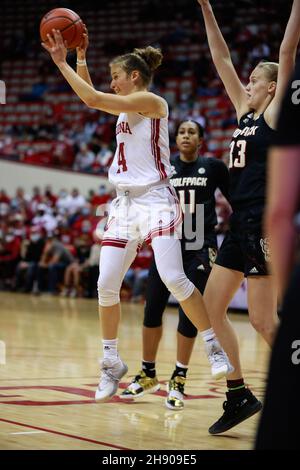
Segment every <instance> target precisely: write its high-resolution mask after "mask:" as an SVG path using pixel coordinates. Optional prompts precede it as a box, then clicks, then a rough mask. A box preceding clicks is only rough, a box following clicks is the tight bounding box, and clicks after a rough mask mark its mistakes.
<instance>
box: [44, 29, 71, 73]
mask: <svg viewBox="0 0 300 470" xmlns="http://www.w3.org/2000/svg"><path fill="white" fill-rule="evenodd" d="M42 46H43V48H44V49H46V51H48V52H49V54H50V55H51V58H52V60H53V62H54V63H55V64H56V65H59V64H62V63H65V62H66V57H67V52H68V49H67V42H66V41H64V40H63V37H62V35H61V32H60V31H58V30H57V29H53V30H52V35H50V34H47V41H46V42H42Z"/></svg>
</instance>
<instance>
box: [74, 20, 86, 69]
mask: <svg viewBox="0 0 300 470" xmlns="http://www.w3.org/2000/svg"><path fill="white" fill-rule="evenodd" d="M83 30H84V32H83V36H82V40H81V43H80V44H79V46H78V47H76V52H77V59H79V60H83V59H85V54H86V51H87V48H88V47H89V33H88V30H87V27H86V25H85V24H84V25H83Z"/></svg>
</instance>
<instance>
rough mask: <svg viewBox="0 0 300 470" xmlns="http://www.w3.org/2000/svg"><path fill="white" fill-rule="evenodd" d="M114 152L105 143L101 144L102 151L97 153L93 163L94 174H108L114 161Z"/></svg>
mask: <svg viewBox="0 0 300 470" xmlns="http://www.w3.org/2000/svg"><path fill="white" fill-rule="evenodd" d="M113 156H114V154H113V152H112V151H111V149H110V148H109V145H108V144H107V143H105V142H101V149H100V151H99V152H98V153H97V155H96V158H95V160H94V163H93V172H94V173H100V174H107V173H108V169H109V166H110V164H111V162H112V159H113Z"/></svg>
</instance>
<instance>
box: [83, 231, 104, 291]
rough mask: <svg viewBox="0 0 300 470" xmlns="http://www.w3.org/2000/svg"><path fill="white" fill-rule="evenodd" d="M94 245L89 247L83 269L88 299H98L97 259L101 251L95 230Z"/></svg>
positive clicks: (99, 240)
mask: <svg viewBox="0 0 300 470" xmlns="http://www.w3.org/2000/svg"><path fill="white" fill-rule="evenodd" d="M93 240H94V243H93V245H92V246H91V250H90V255H89V257H88V259H87V261H86V264H85V269H86V271H87V292H86V295H87V297H89V298H96V297H98V294H97V281H98V277H99V259H100V251H101V238H99V236H98V235H97V232H96V230H95V231H94V232H93Z"/></svg>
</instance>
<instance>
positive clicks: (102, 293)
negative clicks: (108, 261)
mask: <svg viewBox="0 0 300 470" xmlns="http://www.w3.org/2000/svg"><path fill="white" fill-rule="evenodd" d="M97 290H98V303H99V305H101V306H102V307H111V306H112V305H116V304H118V303H119V302H120V291H115V290H113V289H111V288H108V287H107V286H105V285H104V284H102V283H100V282H99V281H98V283H97Z"/></svg>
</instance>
